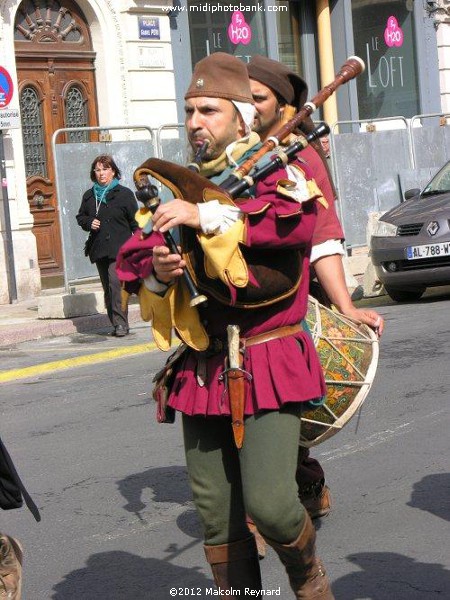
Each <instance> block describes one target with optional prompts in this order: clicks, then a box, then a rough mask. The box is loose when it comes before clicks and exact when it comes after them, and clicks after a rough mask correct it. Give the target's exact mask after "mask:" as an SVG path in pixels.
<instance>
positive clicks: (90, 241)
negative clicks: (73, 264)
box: [84, 233, 94, 256]
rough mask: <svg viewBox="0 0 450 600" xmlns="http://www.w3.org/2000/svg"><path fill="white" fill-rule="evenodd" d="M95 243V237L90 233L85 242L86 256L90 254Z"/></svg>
mask: <svg viewBox="0 0 450 600" xmlns="http://www.w3.org/2000/svg"><path fill="white" fill-rule="evenodd" d="M93 243H94V238H93V236H92V233H90V234H89V237H88V239H87V240H86V241H85V243H84V255H85V256H89V253H90V251H91V248H92V244H93Z"/></svg>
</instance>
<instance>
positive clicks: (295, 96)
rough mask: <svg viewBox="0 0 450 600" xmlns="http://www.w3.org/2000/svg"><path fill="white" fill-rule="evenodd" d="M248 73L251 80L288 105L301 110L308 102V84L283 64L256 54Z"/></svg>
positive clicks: (250, 63) (248, 67)
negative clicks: (268, 89) (263, 86)
mask: <svg viewBox="0 0 450 600" xmlns="http://www.w3.org/2000/svg"><path fill="white" fill-rule="evenodd" d="M247 71H248V75H249V77H250V79H255V80H256V81H259V82H260V83H263V84H264V85H267V86H268V87H270V89H271V90H273V91H274V92H275V93H276V94H277V95H278V96H280V97H281V98H282V99H283V100H284V101H285V102H286V104H291V105H292V106H295V107H296V108H297V109H299V108H301V107H302V106H303V105H304V103H305V102H306V100H307V95H308V86H307V84H306V82H305V81H304V80H303V79H302V78H301V77H300V76H299V75H297V74H296V73H294V72H293V71H291V70H290V69H288V67H286V66H285V65H283V64H282V63H280V62H278V61H276V60H272V59H271V58H267V57H266V56H261V55H260V54H255V55H253V56H252V58H251V60H250V62H249V63H248V64H247Z"/></svg>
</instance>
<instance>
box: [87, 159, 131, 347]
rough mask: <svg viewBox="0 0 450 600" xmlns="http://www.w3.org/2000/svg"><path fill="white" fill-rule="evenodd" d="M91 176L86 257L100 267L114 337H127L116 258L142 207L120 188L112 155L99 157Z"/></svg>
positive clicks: (129, 234)
mask: <svg viewBox="0 0 450 600" xmlns="http://www.w3.org/2000/svg"><path fill="white" fill-rule="evenodd" d="M90 177H91V181H93V182H94V185H93V186H92V187H91V188H90V189H88V190H87V191H86V192H85V193H84V194H83V198H82V201H81V206H80V209H79V211H78V214H77V222H78V225H80V227H82V228H83V229H84V230H85V231H89V237H88V240H87V242H86V248H85V254H86V256H89V259H90V261H91V263H95V264H96V266H97V270H98V274H99V276H100V281H101V283H102V287H103V291H104V293H105V306H106V310H107V312H108V317H109V320H110V321H111V324H112V325H113V327H114V334H113V335H116V336H117V337H123V336H124V335H127V334H128V331H129V327H128V313H127V310H126V309H125V311H124V310H123V309H122V303H121V286H120V282H119V279H118V278H117V274H116V256H117V252H118V251H119V248H120V246H122V244H124V243H125V242H126V241H127V239H128V238H129V237H130V236H131V234H132V233H133V231H135V230H136V229H137V227H138V224H137V223H136V221H135V218H134V215H135V213H136V210H137V208H138V206H137V202H136V198H135V196H134V194H133V192H132V191H131V190H130V189H129V188H127V187H125V186H123V185H120V183H119V180H120V178H121V173H120V170H119V168H118V166H117V165H116V163H115V162H114V159H113V158H112V156H109V155H108V154H102V155H100V156H97V157H96V158H95V159H94V161H93V162H92V165H91V171H90Z"/></svg>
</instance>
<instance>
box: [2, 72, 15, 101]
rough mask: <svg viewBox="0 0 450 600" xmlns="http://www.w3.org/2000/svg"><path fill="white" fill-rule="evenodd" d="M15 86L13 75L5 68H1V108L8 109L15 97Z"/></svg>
mask: <svg viewBox="0 0 450 600" xmlns="http://www.w3.org/2000/svg"><path fill="white" fill-rule="evenodd" d="M13 92H14V86H13V82H12V79H11V75H10V74H9V73H8V71H7V70H6V69H5V68H4V67H0V108H6V107H7V106H8V104H9V103H10V102H11V98H12V97H13Z"/></svg>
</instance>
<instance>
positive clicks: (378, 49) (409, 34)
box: [352, 0, 420, 119]
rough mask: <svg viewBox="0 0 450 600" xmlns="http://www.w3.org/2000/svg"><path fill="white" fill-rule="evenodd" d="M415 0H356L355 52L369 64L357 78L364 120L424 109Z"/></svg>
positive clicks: (360, 116)
mask: <svg viewBox="0 0 450 600" xmlns="http://www.w3.org/2000/svg"><path fill="white" fill-rule="evenodd" d="M413 9H414V7H413V2H404V1H397V0H394V1H390V2H388V1H386V2H380V0H352V16H353V32H354V40H355V52H356V54H357V55H358V56H360V57H361V58H362V59H363V60H364V61H365V63H366V70H365V72H364V73H363V74H362V75H360V76H359V77H358V78H357V80H356V83H357V90H358V107H359V118H360V119H375V118H379V117H393V116H403V117H407V118H409V117H412V116H414V115H416V114H418V113H419V112H420V103H419V89H418V81H417V69H416V57H415V51H414V18H413V16H414V15H413Z"/></svg>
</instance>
